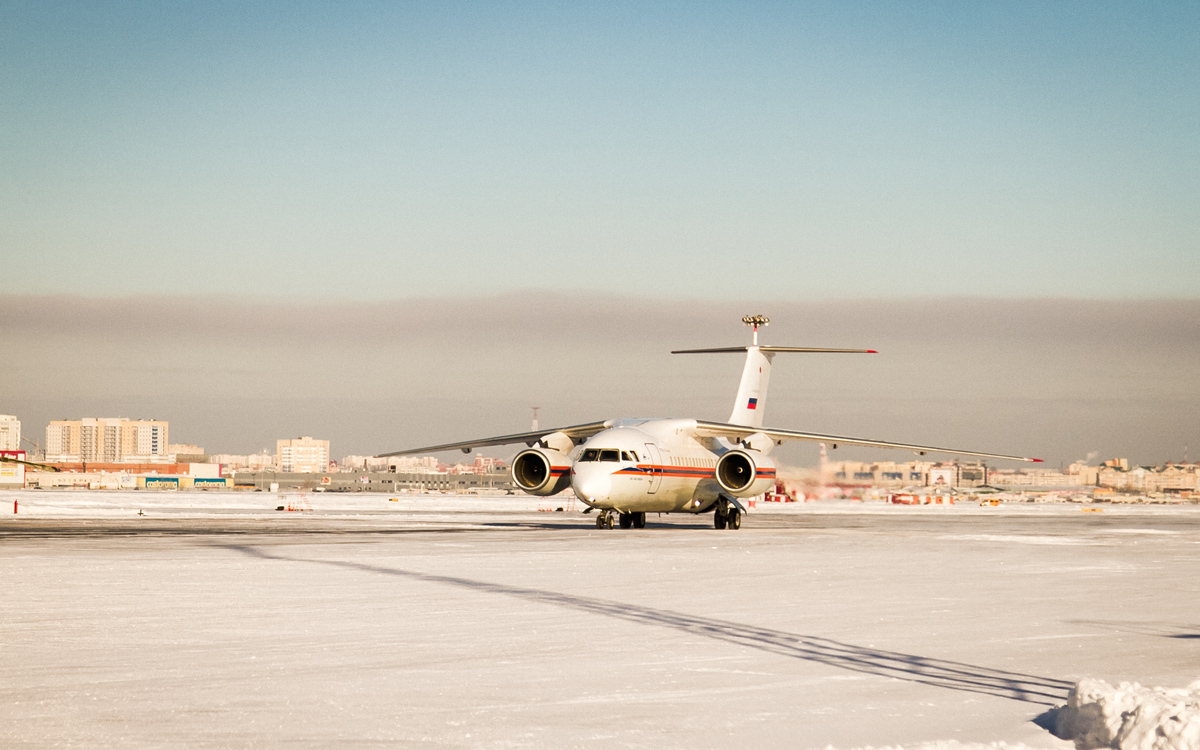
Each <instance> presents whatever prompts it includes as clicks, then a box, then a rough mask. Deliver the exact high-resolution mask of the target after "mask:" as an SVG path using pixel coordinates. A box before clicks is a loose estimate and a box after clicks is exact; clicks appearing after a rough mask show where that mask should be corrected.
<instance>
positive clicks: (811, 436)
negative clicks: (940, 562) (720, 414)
mask: <svg viewBox="0 0 1200 750" xmlns="http://www.w3.org/2000/svg"><path fill="white" fill-rule="evenodd" d="M696 432H697V434H699V435H704V436H707V437H723V438H731V439H733V440H737V439H739V438H745V437H749V436H751V435H753V434H755V433H759V432H761V433H762V434H764V435H766V436H767V437H769V438H771V439H772V440H775V441H783V440H810V441H812V442H815V443H829V444H830V445H832V446H833V447H835V448H836V447H837V446H839V445H861V446H866V447H869V448H901V449H904V450H910V451H916V452H917V453H920V454H922V455H924V454H925V453H952V454H955V455H959V456H979V457H981V458H1005V459H1008V460H1010V461H1030V462H1035V463H1041V461H1042V459H1040V458H1025V457H1024V456H1006V455H1003V454H1001V453H980V452H979V451H960V450H956V449H954V448H936V447H934V446H931V445H909V444H908V443H890V442H887V441H885V440H864V439H862V438H853V437H843V436H841V435H821V434H819V433H816V432H797V431H795V430H772V429H768V428H765V427H747V426H744V425H737V424H724V423H723V422H697V423H696Z"/></svg>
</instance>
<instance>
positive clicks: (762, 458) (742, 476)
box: [717, 448, 775, 497]
mask: <svg viewBox="0 0 1200 750" xmlns="http://www.w3.org/2000/svg"><path fill="white" fill-rule="evenodd" d="M717 483H718V484H720V485H721V489H723V490H725V491H726V492H727V493H729V494H730V495H733V496H734V497H754V496H755V495H761V494H762V493H764V492H766V491H767V490H769V489H771V488H772V487H774V486H775V462H774V461H772V460H771V457H770V456H767V455H765V454H763V453H761V452H760V451H756V450H746V449H743V448H735V449H733V450H731V451H729V452H727V453H725V454H724V455H723V456H721V457H720V458H719V459H717Z"/></svg>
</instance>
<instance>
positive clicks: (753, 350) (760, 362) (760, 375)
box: [671, 315, 877, 427]
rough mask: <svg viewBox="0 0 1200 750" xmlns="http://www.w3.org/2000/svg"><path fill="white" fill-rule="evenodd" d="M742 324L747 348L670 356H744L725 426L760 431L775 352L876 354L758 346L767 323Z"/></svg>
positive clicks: (748, 320) (758, 318) (751, 318)
mask: <svg viewBox="0 0 1200 750" xmlns="http://www.w3.org/2000/svg"><path fill="white" fill-rule="evenodd" d="M742 322H743V323H745V324H746V325H748V326H750V327H751V328H753V329H754V343H753V344H752V345H751V346H723V347H717V348H712V349H676V350H675V351H673V352H671V353H672V354H728V353H732V352H746V366H745V367H744V368H742V382H741V383H740V384H738V392H737V401H735V402H734V404H733V413H732V414H730V415H729V424H736V425H740V426H742V427H762V423H763V408H764V407H765V406H766V401H767V384H768V382H769V381H770V379H771V361H772V360H773V359H775V354H776V353H778V352H797V353H803V354H876V353H877V352H876V351H875V350H874V349H826V348H816V347H808V346H759V345H758V329H759V328H760V327H761V326H765V325H767V323H769V322H770V321H769V320H768V319H767V316H765V315H747V316H746V317H744V318H742Z"/></svg>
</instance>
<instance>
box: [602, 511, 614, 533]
mask: <svg viewBox="0 0 1200 750" xmlns="http://www.w3.org/2000/svg"><path fill="white" fill-rule="evenodd" d="M612 527H613V520H612V513H605V514H604V528H606V529H611V528H612Z"/></svg>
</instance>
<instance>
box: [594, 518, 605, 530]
mask: <svg viewBox="0 0 1200 750" xmlns="http://www.w3.org/2000/svg"><path fill="white" fill-rule="evenodd" d="M596 528H597V529H603V528H604V516H602V515H600V516H596Z"/></svg>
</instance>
